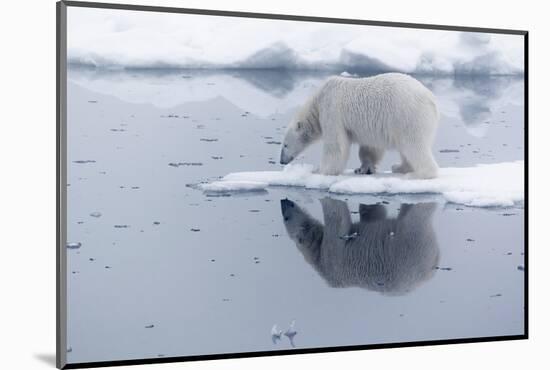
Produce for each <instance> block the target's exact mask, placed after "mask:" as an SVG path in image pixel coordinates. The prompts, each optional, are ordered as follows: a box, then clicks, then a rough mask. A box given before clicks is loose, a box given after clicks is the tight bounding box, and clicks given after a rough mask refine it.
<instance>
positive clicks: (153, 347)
mask: <svg viewBox="0 0 550 370" xmlns="http://www.w3.org/2000/svg"><path fill="white" fill-rule="evenodd" d="M527 175H528V33H527V31H519V30H508V29H489V28H472V27H459V26H442V25H426V24H412V23H394V22H381V21H367V20H354V19H335V18H319V17H309V16H295V15H280V14H260V13H244V12H231V11H214V10H200V9H182V8H168V7H154V6H137V5H121V4H107V3H90V2H77V1H61V2H58V3H57V246H56V252H57V367H58V368H66V369H69V368H82V367H98V366H114V365H129V364H146V363H164V362H177V361H194V360H208V359H220V358H236V357H254V356H272V355H287V354H299V353H302V354H303V353H318V352H329V351H349V350H364V349H373V348H394V347H405V346H421V345H437V344H452V343H472V342H484V341H499V340H516V339H527V338H528V235H527V232H526V231H527V226H528V216H527V215H528V194H527V189H528V186H527Z"/></svg>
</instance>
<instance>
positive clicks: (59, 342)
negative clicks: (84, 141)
mask: <svg viewBox="0 0 550 370" xmlns="http://www.w3.org/2000/svg"><path fill="white" fill-rule="evenodd" d="M66 112H67V6H66V4H65V3H64V2H62V1H59V2H57V3H56V207H57V210H56V211H57V212H56V228H57V232H56V284H57V285H56V350H55V352H56V356H55V358H56V367H57V368H58V369H62V368H64V367H65V366H66V364H67V274H66V271H67V264H66V262H67V251H66V248H65V244H66V212H67V210H66V205H67V198H66V182H67V181H66V178H67V176H66V174H67V171H66V169H67V167H66V160H67V156H66V154H67V153H66V150H67V141H66V140H67V139H66V127H67V116H66Z"/></svg>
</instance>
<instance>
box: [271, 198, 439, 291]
mask: <svg viewBox="0 0 550 370" xmlns="http://www.w3.org/2000/svg"><path fill="white" fill-rule="evenodd" d="M321 205H322V208H323V216H324V225H323V224H321V223H319V222H318V221H317V220H315V219H314V218H312V217H311V216H310V215H309V214H308V213H306V212H305V211H303V210H302V209H300V207H298V206H297V205H296V204H295V203H294V202H292V201H290V200H287V199H283V200H281V210H282V213H283V218H284V223H285V226H286V229H287V232H288V235H289V236H290V238H291V239H292V240H293V241H294V242H295V243H296V246H297V247H298V249H299V250H300V251H301V252H302V254H303V255H304V258H305V259H306V261H307V262H308V263H309V264H311V265H312V266H313V267H314V268H315V269H316V270H317V272H318V273H319V274H320V275H321V276H322V277H323V278H324V279H325V280H326V281H327V282H328V284H329V285H330V286H333V287H350V286H357V287H361V288H366V289H369V290H374V291H378V292H382V293H385V294H392V295H396V294H404V293H406V292H409V291H411V290H412V289H413V288H415V287H416V286H417V285H418V284H420V283H421V282H423V281H425V280H427V279H429V278H430V277H431V276H432V275H433V274H434V271H435V267H436V266H437V263H438V261H439V247H438V244H437V240H436V236H435V232H434V230H433V228H432V215H433V212H434V210H435V208H436V204H435V203H420V204H402V205H401V209H400V211H399V215H398V216H397V218H387V215H386V208H385V207H384V206H383V205H364V204H361V205H360V206H359V214H360V221H359V222H358V223H352V221H351V216H350V212H349V210H348V206H347V204H346V203H345V202H343V201H340V200H335V199H330V198H324V199H322V200H321Z"/></svg>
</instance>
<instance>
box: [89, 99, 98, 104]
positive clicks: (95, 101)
mask: <svg viewBox="0 0 550 370" xmlns="http://www.w3.org/2000/svg"><path fill="white" fill-rule="evenodd" d="M88 103H92V104H95V103H97V100H88Z"/></svg>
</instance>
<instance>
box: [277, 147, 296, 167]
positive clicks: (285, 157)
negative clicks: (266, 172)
mask: <svg viewBox="0 0 550 370" xmlns="http://www.w3.org/2000/svg"><path fill="white" fill-rule="evenodd" d="M293 159H294V157H293V156H291V155H289V154H288V153H287V151H286V150H285V148H284V147H283V149H282V150H281V160H280V162H281V164H289V163H290V162H292V160H293Z"/></svg>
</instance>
